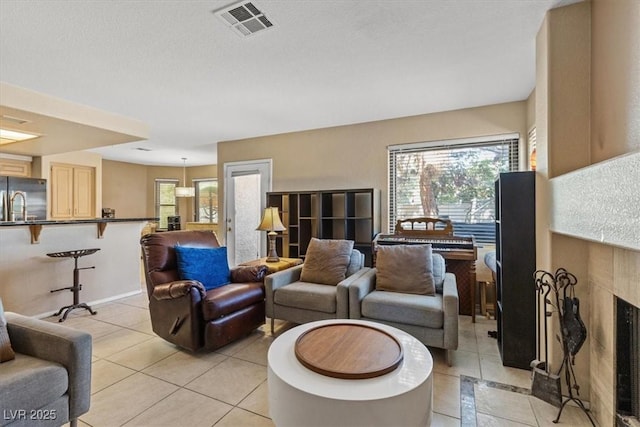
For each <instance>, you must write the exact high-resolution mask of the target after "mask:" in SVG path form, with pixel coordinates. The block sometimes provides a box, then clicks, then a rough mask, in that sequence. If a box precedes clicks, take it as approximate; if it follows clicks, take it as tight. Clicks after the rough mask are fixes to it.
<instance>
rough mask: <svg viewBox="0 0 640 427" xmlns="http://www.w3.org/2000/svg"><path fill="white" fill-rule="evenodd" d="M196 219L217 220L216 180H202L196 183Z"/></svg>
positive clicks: (199, 220) (203, 220) (202, 220)
mask: <svg viewBox="0 0 640 427" xmlns="http://www.w3.org/2000/svg"><path fill="white" fill-rule="evenodd" d="M196 203H197V205H196V206H197V209H196V221H198V222H213V223H217V222H218V181H217V180H202V181H198V182H197V183H196Z"/></svg>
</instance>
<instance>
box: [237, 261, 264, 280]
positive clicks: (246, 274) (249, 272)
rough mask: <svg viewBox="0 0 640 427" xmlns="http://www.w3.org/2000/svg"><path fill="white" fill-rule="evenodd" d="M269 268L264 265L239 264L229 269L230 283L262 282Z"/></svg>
mask: <svg viewBox="0 0 640 427" xmlns="http://www.w3.org/2000/svg"><path fill="white" fill-rule="evenodd" d="M268 270H269V268H268V267H267V266H266V265H255V266H246V265H239V266H237V267H233V268H232V269H231V283H248V282H262V281H263V280H264V278H265V276H266V275H267V271H268Z"/></svg>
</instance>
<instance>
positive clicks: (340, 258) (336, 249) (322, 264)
mask: <svg viewBox="0 0 640 427" xmlns="http://www.w3.org/2000/svg"><path fill="white" fill-rule="evenodd" d="M352 250H353V241H351V240H331V239H316V238H312V239H311V242H309V247H308V248H307V254H306V256H305V258H304V264H302V273H301V274H300V280H301V281H303V282H311V283H321V284H324V285H337V284H338V283H339V282H341V281H343V280H344V279H345V277H346V274H347V266H348V265H349V262H350V261H351V251H352Z"/></svg>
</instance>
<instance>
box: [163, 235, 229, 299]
mask: <svg viewBox="0 0 640 427" xmlns="http://www.w3.org/2000/svg"><path fill="white" fill-rule="evenodd" d="M175 250H176V257H177V261H178V274H179V275H180V279H182V280H197V281H199V282H200V283H202V285H203V286H204V288H205V289H206V290H207V291H209V290H211V289H215V288H217V287H220V286H223V285H226V284H227V283H229V279H230V271H229V264H228V262H227V248H226V247H224V246H223V247H220V248H195V247H189V246H180V245H176V247H175Z"/></svg>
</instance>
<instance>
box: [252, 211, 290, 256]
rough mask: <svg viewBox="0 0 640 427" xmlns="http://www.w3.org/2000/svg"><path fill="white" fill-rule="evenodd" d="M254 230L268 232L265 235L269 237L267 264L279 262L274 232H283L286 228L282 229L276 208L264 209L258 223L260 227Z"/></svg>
mask: <svg viewBox="0 0 640 427" xmlns="http://www.w3.org/2000/svg"><path fill="white" fill-rule="evenodd" d="M256 230H261V231H268V232H269V233H267V236H268V237H269V256H268V257H267V262H278V261H280V258H279V257H278V252H277V251H276V235H277V233H276V231H284V230H286V228H284V225H282V221H280V215H278V208H273V207H268V208H265V209H264V213H263V214H262V221H260V225H259V226H258V228H256Z"/></svg>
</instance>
